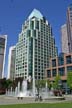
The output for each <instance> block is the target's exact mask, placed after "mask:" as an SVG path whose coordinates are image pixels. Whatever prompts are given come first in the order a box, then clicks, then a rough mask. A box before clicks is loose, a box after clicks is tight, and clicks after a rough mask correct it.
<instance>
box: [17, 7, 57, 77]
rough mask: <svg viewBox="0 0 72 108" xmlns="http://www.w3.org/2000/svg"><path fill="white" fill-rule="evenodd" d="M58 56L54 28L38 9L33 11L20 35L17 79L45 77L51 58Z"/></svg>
mask: <svg viewBox="0 0 72 108" xmlns="http://www.w3.org/2000/svg"><path fill="white" fill-rule="evenodd" d="M56 55H57V48H56V46H55V39H54V37H53V34H52V27H51V25H50V23H49V22H48V21H47V20H46V18H45V17H44V16H43V15H42V14H41V13H40V12H39V11H38V10H36V9H34V10H33V11H32V13H31V14H30V15H29V17H28V18H27V20H26V21H25V23H24V24H23V25H22V31H21V33H20V34H19V38H18V42H17V44H16V63H15V65H16V66H15V78H17V77H24V79H26V78H27V77H28V76H29V75H31V76H32V77H33V75H34V76H35V79H43V78H44V77H45V69H46V68H47V67H48V65H49V62H48V60H49V58H50V57H55V56H56Z"/></svg>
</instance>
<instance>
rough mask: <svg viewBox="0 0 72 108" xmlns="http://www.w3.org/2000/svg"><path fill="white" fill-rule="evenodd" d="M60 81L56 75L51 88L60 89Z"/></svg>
mask: <svg viewBox="0 0 72 108" xmlns="http://www.w3.org/2000/svg"><path fill="white" fill-rule="evenodd" d="M60 80H61V78H60V76H59V75H57V76H56V77H55V80H54V83H53V88H54V89H59V88H60V85H59V81H60Z"/></svg>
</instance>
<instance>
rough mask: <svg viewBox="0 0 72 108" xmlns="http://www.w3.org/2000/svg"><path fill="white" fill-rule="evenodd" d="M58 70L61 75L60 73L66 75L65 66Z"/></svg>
mask: <svg viewBox="0 0 72 108" xmlns="http://www.w3.org/2000/svg"><path fill="white" fill-rule="evenodd" d="M58 72H59V75H60V76H64V75H65V68H64V67H62V68H59V69H58Z"/></svg>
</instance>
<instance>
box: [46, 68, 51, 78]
mask: <svg viewBox="0 0 72 108" xmlns="http://www.w3.org/2000/svg"><path fill="white" fill-rule="evenodd" d="M47 77H48V78H50V77H51V71H50V70H47Z"/></svg>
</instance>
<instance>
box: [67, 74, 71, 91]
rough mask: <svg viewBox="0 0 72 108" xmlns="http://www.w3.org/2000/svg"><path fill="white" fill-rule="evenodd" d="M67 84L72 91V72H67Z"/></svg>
mask: <svg viewBox="0 0 72 108" xmlns="http://www.w3.org/2000/svg"><path fill="white" fill-rule="evenodd" d="M67 84H68V86H69V87H70V89H71V90H72V72H68V74H67Z"/></svg>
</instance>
